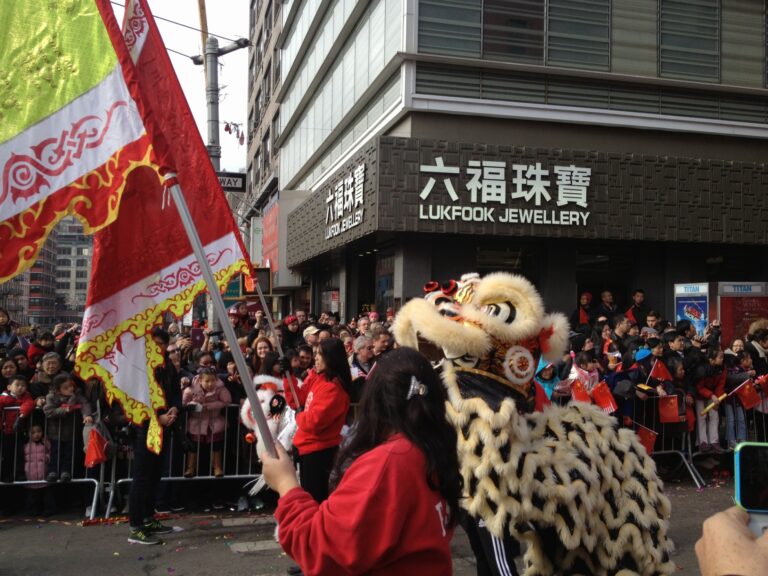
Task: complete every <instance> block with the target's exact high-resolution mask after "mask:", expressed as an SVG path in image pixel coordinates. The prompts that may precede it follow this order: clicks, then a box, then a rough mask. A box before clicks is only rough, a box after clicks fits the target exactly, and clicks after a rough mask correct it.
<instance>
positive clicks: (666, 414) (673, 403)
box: [659, 394, 680, 424]
mask: <svg viewBox="0 0 768 576" xmlns="http://www.w3.org/2000/svg"><path fill="white" fill-rule="evenodd" d="M659 422H661V423H662V424H672V423H675V422H680V411H679V405H678V401H677V395H676V394H670V395H669V396H664V397H663V398H659Z"/></svg>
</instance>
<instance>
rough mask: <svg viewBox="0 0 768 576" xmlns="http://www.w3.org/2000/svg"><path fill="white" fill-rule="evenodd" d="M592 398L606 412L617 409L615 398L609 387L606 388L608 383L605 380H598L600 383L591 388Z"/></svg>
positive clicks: (609, 412) (610, 412) (612, 411)
mask: <svg viewBox="0 0 768 576" xmlns="http://www.w3.org/2000/svg"><path fill="white" fill-rule="evenodd" d="M592 400H593V401H594V402H595V404H597V405H598V406H599V407H600V409H601V410H602V411H603V412H605V413H606V414H613V413H614V412H616V410H618V409H619V406H618V404H616V399H615V398H614V397H613V394H611V389H610V388H608V384H607V383H606V381H605V380H603V381H602V382H600V384H598V385H597V386H595V388H594V389H593V390H592Z"/></svg>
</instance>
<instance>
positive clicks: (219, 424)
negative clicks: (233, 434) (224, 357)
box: [182, 376, 232, 443]
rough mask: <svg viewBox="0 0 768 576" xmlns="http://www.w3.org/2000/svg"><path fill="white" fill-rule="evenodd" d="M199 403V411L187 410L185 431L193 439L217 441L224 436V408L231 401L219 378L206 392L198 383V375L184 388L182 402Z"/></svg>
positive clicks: (225, 425)
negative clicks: (211, 388) (201, 408)
mask: <svg viewBox="0 0 768 576" xmlns="http://www.w3.org/2000/svg"><path fill="white" fill-rule="evenodd" d="M193 402H194V403H195V404H200V405H201V406H202V407H203V410H202V411H201V412H189V414H188V416H187V433H188V434H189V435H190V436H191V437H192V439H193V440H195V441H196V442H197V441H201V440H205V441H206V442H207V443H211V442H218V441H219V440H221V439H222V438H223V437H224V430H225V428H226V427H227V417H226V415H225V414H224V408H226V407H227V406H229V405H230V404H231V403H232V396H231V395H230V393H229V390H227V387H226V386H225V385H224V382H222V381H221V380H220V379H218V378H217V379H216V385H215V386H214V387H213V390H211V391H210V392H206V391H205V390H203V387H202V386H201V385H200V376H195V377H194V379H193V380H192V384H191V385H190V386H188V387H187V388H186V389H185V390H184V394H183V396H182V404H184V406H188V405H189V404H191V403H193Z"/></svg>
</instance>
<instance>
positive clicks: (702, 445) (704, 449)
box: [699, 442, 712, 452]
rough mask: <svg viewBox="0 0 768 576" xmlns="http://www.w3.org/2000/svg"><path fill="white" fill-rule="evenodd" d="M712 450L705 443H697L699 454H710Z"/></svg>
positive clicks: (710, 446) (709, 445)
mask: <svg viewBox="0 0 768 576" xmlns="http://www.w3.org/2000/svg"><path fill="white" fill-rule="evenodd" d="M711 450H712V445H711V444H707V443H706V442H701V443H699V452H710V451H711Z"/></svg>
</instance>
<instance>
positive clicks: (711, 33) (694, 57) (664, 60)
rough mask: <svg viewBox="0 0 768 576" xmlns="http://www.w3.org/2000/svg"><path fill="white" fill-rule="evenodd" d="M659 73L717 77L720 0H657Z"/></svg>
mask: <svg viewBox="0 0 768 576" xmlns="http://www.w3.org/2000/svg"><path fill="white" fill-rule="evenodd" d="M659 11H660V14H659V22H660V24H659V27H660V30H659V69H660V74H661V76H667V77H670V78H687V79H691V80H709V81H712V82H718V81H719V80H720V6H719V0H660V2H659Z"/></svg>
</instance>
